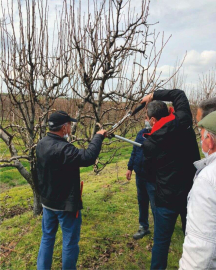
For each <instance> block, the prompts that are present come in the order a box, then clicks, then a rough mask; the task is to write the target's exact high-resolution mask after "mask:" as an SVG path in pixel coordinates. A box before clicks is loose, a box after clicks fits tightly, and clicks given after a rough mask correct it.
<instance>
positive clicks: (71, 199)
mask: <svg viewBox="0 0 216 270" xmlns="http://www.w3.org/2000/svg"><path fill="white" fill-rule="evenodd" d="M71 122H77V120H76V119H73V118H71V117H70V116H69V115H68V114H67V113H66V112H64V111H57V112H54V113H53V114H51V115H50V118H49V120H48V125H49V132H48V133H47V136H45V137H44V138H42V139H41V140H40V141H39V142H38V144H37V147H36V157H37V174H38V183H37V186H38V192H39V194H40V196H41V202H42V206H43V219H42V232H43V235H42V239H41V244H40V249H39V253H38V259H37V269H38V270H43V269H51V264H52V255H53V248H54V243H55V235H56V232H57V230H58V225H59V224H60V226H61V229H62V234H63V248H62V269H76V262H77V259H78V254H79V246H78V242H79V239H80V227H81V211H80V210H81V209H82V201H81V190H80V171H79V168H80V167H87V166H90V165H93V164H94V163H95V160H96V158H97V157H98V155H99V152H100V150H101V145H102V142H103V139H104V137H105V136H106V131H105V130H100V131H98V132H97V134H95V136H94V137H93V139H92V140H91V142H90V143H89V146H88V148H87V149H78V148H76V147H75V146H74V145H73V144H71V143H69V142H68V141H67V140H66V139H67V137H68V136H69V134H70V132H71Z"/></svg>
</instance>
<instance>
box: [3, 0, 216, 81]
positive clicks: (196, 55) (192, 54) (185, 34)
mask: <svg viewBox="0 0 216 270" xmlns="http://www.w3.org/2000/svg"><path fill="white" fill-rule="evenodd" d="M9 2H10V1H9ZM15 2H16V1H15ZM76 2H78V1H76ZM97 2H98V3H99V2H100V1H99V0H97ZM48 3H49V21H50V22H52V19H53V20H54V19H55V16H56V15H55V14H56V7H57V9H61V6H62V3H63V1H62V0H55V1H52V0H48ZM93 3H94V1H93V0H90V5H92V6H93ZM23 4H24V5H25V2H23ZM81 5H82V10H85V9H86V8H87V0H82V1H81ZM140 5H141V0H133V1H132V6H134V7H136V8H137V9H136V10H137V11H138V9H139V6H140ZM5 8H6V6H5ZM6 13H7V11H6ZM14 13H15V21H16V22H17V29H19V28H18V9H16V8H15V10H14ZM149 13H150V15H149V17H148V23H156V22H159V23H158V24H156V25H154V26H152V28H151V29H152V30H154V29H155V30H156V31H157V32H161V33H162V32H164V33H165V38H168V37H169V36H170V35H172V38H171V39H170V40H169V42H168V44H167V45H166V47H165V48H164V51H163V54H162V57H161V60H160V63H159V68H158V70H159V71H163V74H162V76H163V77H167V76H169V73H170V72H171V71H172V67H173V66H174V65H175V63H176V60H177V59H178V60H179V61H181V60H182V59H183V57H184V55H185V53H186V51H187V57H186V59H185V62H184V65H183V69H184V74H185V77H186V82H187V83H188V84H190V83H192V84H194V85H195V84H197V82H198V75H202V73H206V72H208V71H209V70H210V69H212V68H215V66H216V0H152V1H151V4H150V11H149ZM23 15H24V14H23ZM24 17H25V15H24ZM50 26H51V27H50V28H51V29H52V27H53V24H52V23H51V24H50ZM51 29H50V32H52V31H51Z"/></svg>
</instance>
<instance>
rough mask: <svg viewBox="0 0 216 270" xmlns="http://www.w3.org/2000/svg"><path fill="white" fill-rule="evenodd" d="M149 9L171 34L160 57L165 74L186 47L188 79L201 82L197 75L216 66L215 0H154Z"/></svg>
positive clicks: (161, 27) (153, 19)
mask: <svg viewBox="0 0 216 270" xmlns="http://www.w3.org/2000/svg"><path fill="white" fill-rule="evenodd" d="M135 2H137V4H138V2H140V1H135ZM149 13H150V15H149V22H152V23H153V22H157V21H159V24H157V25H155V26H154V28H155V29H156V30H157V31H159V32H163V31H164V32H165V37H168V36H169V35H171V34H172V38H171V39H170V41H169V42H168V44H167V45H166V47H165V49H164V51H163V55H162V58H161V61H160V69H161V70H163V75H166V73H169V69H170V66H173V65H174V64H175V62H176V59H177V58H178V59H179V60H181V59H182V58H183V56H184V54H185V52H186V51H187V57H186V59H185V62H184V65H183V67H184V74H185V75H186V76H187V83H196V82H198V75H201V74H202V73H206V72H208V70H209V69H211V68H213V67H215V66H216V1H215V0H152V1H151V4H150V12H149Z"/></svg>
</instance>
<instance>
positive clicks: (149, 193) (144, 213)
mask: <svg viewBox="0 0 216 270" xmlns="http://www.w3.org/2000/svg"><path fill="white" fill-rule="evenodd" d="M136 186H137V199H138V205H139V224H140V225H141V226H143V228H144V230H147V229H148V228H149V222H148V217H149V201H150V204H151V209H152V213H153V216H154V209H155V199H154V196H155V185H154V184H153V183H151V182H147V181H146V179H145V178H144V177H142V176H140V175H136Z"/></svg>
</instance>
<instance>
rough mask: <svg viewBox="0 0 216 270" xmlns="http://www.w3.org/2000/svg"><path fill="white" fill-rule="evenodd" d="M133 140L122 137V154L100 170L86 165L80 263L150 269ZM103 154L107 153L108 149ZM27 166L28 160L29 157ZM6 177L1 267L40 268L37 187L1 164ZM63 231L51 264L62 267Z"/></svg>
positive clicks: (177, 250)
mask: <svg viewBox="0 0 216 270" xmlns="http://www.w3.org/2000/svg"><path fill="white" fill-rule="evenodd" d="M131 151H132V146H130V145H128V144H126V143H122V146H121V149H120V150H118V156H117V157H115V158H114V159H113V161H112V163H111V164H109V165H107V166H106V168H105V169H104V170H103V171H101V172H100V173H99V174H98V175H95V173H94V172H93V170H92V167H88V168H82V169H81V180H83V181H84V190H83V204H84V209H83V210H82V219H83V223H82V229H81V240H80V243H79V245H80V255H79V260H78V264H77V267H78V269H149V268H150V262H151V249H152V245H153V226H154V224H153V217H152V213H151V210H150V211H149V212H150V217H149V219H150V231H151V234H150V235H147V236H145V237H144V238H143V239H141V240H138V241H135V240H133V238H132V236H133V234H134V233H135V232H136V231H137V230H138V226H139V224H138V204H137V195H136V185H135V175H134V174H133V177H132V180H131V181H127V180H126V178H125V174H126V170H127V162H128V159H129V157H130V153H131ZM102 155H104V159H105V157H106V154H105V153H104V154H102ZM24 165H25V166H26V167H28V164H27V163H24ZM0 179H1V195H0V200H1V201H0V202H1V233H0V237H1V269H14V270H15V269H16V270H17V269H22V270H23V269H36V260H37V254H38V250H39V245H40V240H41V236H42V231H41V219H42V216H38V217H34V216H33V214H32V204H33V196H32V190H31V188H30V186H29V185H28V184H26V181H25V180H24V179H23V178H22V177H21V176H20V175H19V173H18V172H17V171H16V169H13V168H2V169H1V172H0ZM183 240H184V237H183V233H182V231H181V220H180V218H178V221H177V223H176V226H175V231H174V234H173V237H172V242H171V245H170V250H169V259H168V269H177V268H178V262H179V259H180V257H181V254H182V244H183ZM61 250H62V234H61V229H60V227H59V230H58V233H57V236H56V243H55V248H54V254H53V264H52V269H61Z"/></svg>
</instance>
